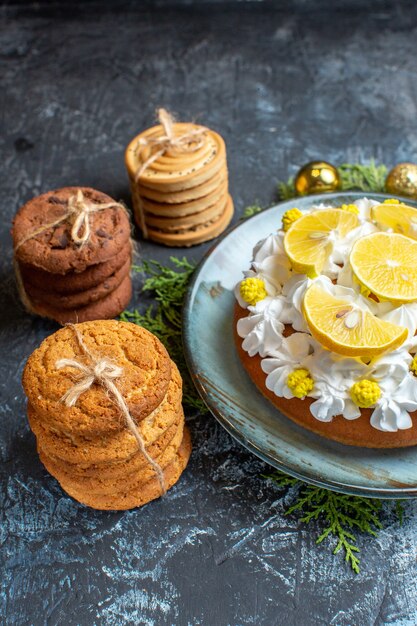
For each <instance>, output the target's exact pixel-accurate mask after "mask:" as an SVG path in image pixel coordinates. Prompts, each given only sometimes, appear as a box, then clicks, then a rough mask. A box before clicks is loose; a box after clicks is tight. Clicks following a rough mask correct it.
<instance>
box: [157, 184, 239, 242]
mask: <svg viewBox="0 0 417 626" xmlns="http://www.w3.org/2000/svg"><path fill="white" fill-rule="evenodd" d="M232 217H233V200H232V198H231V196H230V195H229V196H228V199H227V203H226V208H225V210H224V212H223V213H222V215H220V216H219V218H218V219H216V220H214V221H211V222H208V223H207V224H201V225H200V226H197V227H195V228H192V229H190V230H184V231H181V232H180V233H166V232H162V231H160V230H156V229H151V228H149V229H148V237H149V239H152V240H153V241H156V242H158V243H163V244H165V245H166V246H171V247H188V246H195V245H196V244H199V243H204V242H205V241H210V239H214V238H215V237H218V235H220V234H221V233H222V232H223V231H224V230H225V228H227V226H228V225H229V223H230V221H231V219H232Z"/></svg>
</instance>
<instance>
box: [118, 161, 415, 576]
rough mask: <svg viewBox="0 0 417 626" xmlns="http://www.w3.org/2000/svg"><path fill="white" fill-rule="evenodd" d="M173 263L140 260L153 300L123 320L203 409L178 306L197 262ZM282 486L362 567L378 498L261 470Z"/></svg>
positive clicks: (285, 186)
mask: <svg viewBox="0 0 417 626" xmlns="http://www.w3.org/2000/svg"><path fill="white" fill-rule="evenodd" d="M339 172H340V175H341V178H342V189H343V190H345V191H348V190H353V189H357V190H360V191H364V192H370V191H373V192H377V191H383V190H384V183H385V176H386V172H387V168H386V167H385V166H384V165H376V164H375V163H374V162H373V161H371V162H370V163H369V164H367V165H362V164H358V163H345V164H343V165H341V166H340V167H339ZM278 189H279V195H280V199H282V200H285V199H290V198H293V197H294V195H295V192H294V179H293V178H290V179H289V180H288V181H287V182H281V183H279V185H278ZM260 211H262V207H260V206H259V205H258V204H253V205H251V206H249V207H247V208H246V209H245V210H244V212H243V215H242V218H243V219H246V218H248V217H251V216H253V215H255V214H257V213H259V212H260ZM170 261H171V265H163V264H161V263H159V262H158V261H153V260H150V261H149V260H143V261H142V264H141V265H140V266H135V270H136V271H138V272H140V273H142V274H143V275H144V277H145V280H144V283H143V286H142V291H143V292H144V293H147V294H148V295H149V296H151V297H152V298H153V299H154V300H155V304H153V305H151V306H149V307H148V308H147V309H146V310H145V311H139V310H134V311H125V312H124V313H122V315H121V319H123V320H125V321H130V322H134V323H136V324H139V325H140V326H143V327H144V328H147V329H148V330H150V331H151V332H152V333H154V334H155V335H156V336H157V337H159V338H160V340H161V341H162V343H163V344H164V345H165V346H166V348H167V350H168V352H169V353H170V355H171V357H172V359H173V360H174V361H175V363H176V364H177V366H178V368H179V370H180V372H181V375H182V377H183V381H184V404H185V405H186V406H187V407H188V408H191V409H194V410H196V411H199V412H201V413H202V412H206V411H207V408H206V406H205V404H204V403H203V401H202V400H201V398H200V397H199V396H198V393H197V391H196V389H195V387H194V385H193V382H192V379H191V377H190V375H189V372H188V369H187V366H186V363H185V358H184V353H183V348H182V338H181V310H182V305H183V302H184V298H185V294H186V292H187V288H188V285H189V283H190V280H191V277H192V274H193V272H194V269H195V265H194V264H193V263H190V262H189V261H188V260H187V259H186V258H182V259H178V258H176V257H171V258H170ZM263 477H264V478H267V479H270V480H272V481H273V483H274V484H275V485H276V486H278V487H280V488H281V489H286V490H288V497H289V498H290V499H291V500H292V503H291V504H290V505H289V507H288V509H287V511H286V514H287V515H292V514H297V513H298V514H300V515H301V518H300V521H301V522H303V523H305V524H313V523H315V524H318V525H319V528H320V532H319V534H318V537H317V540H316V542H317V543H318V544H320V543H322V542H325V541H331V540H333V541H334V543H335V547H334V548H333V553H334V554H337V553H339V552H341V551H342V552H343V553H344V555H345V561H346V562H347V563H348V564H349V565H350V566H351V568H352V570H353V571H354V572H356V573H358V572H359V567H360V549H359V548H358V546H357V545H356V542H357V534H358V533H362V534H365V535H371V536H376V534H377V532H378V530H379V529H380V528H382V521H381V517H382V502H381V500H377V499H371V498H362V497H358V496H348V495H343V494H340V493H336V492H332V491H329V490H327V489H323V488H321V487H315V486H311V485H307V484H305V483H303V482H302V481H299V480H297V479H296V478H292V477H291V476H288V475H287V474H284V473H283V472H278V471H276V472H274V473H272V474H265V475H263ZM395 513H396V515H397V517H398V519H399V522H400V523H402V520H403V514H404V510H403V507H402V504H401V503H400V502H399V501H397V502H396V505H395Z"/></svg>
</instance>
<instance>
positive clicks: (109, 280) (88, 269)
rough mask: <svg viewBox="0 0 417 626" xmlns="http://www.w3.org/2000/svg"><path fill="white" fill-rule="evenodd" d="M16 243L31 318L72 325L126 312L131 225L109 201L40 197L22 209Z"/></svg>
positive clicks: (92, 196) (95, 194)
mask: <svg viewBox="0 0 417 626" xmlns="http://www.w3.org/2000/svg"><path fill="white" fill-rule="evenodd" d="M100 206H103V207H105V208H100ZM77 220H78V222H77ZM12 235H13V243H14V254H15V266H16V276H17V281H18V287H19V291H20V295H21V296H22V300H23V302H24V304H25V305H26V306H27V308H28V309H29V310H30V311H31V312H33V313H37V314H38V315H41V316H43V317H49V318H51V319H54V320H56V321H57V322H59V323H60V324H65V323H68V322H77V321H79V322H83V321H88V320H94V319H104V318H112V317H115V316H116V315H118V314H119V313H120V312H121V311H123V309H124V308H126V306H127V304H128V303H129V300H130V298H131V294H132V284H131V279H130V267H131V254H132V252H131V251H132V247H131V240H130V222H129V218H128V215H127V212H126V210H125V209H124V207H122V206H121V205H120V204H118V203H117V202H115V201H114V200H113V199H112V198H110V197H109V196H107V195H106V194H104V193H101V192H100V191H96V190H94V189H89V188H77V187H65V188H63V189H57V190H55V191H50V192H48V193H44V194H42V195H41V196H37V197H35V198H33V199H32V200H29V202H27V203H26V204H25V205H24V206H23V207H21V208H20V209H19V211H18V213H17V215H16V216H15V219H14V223H13V230H12Z"/></svg>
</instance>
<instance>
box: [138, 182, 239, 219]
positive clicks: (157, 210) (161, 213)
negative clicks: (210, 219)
mask: <svg viewBox="0 0 417 626" xmlns="http://www.w3.org/2000/svg"><path fill="white" fill-rule="evenodd" d="M227 189H228V184H227V180H224V181H223V182H222V183H221V184H220V185H219V186H218V187H216V189H215V190H214V191H213V192H211V193H209V194H208V195H206V196H204V197H203V198H197V200H191V201H190V202H179V203H178V204H163V203H158V202H153V201H150V200H147V199H146V198H144V197H143V198H142V202H143V208H144V210H145V215H146V219H148V216H153V217H169V218H179V217H186V216H187V215H194V214H195V213H201V212H203V211H205V210H206V209H208V208H210V207H211V206H213V205H214V204H217V203H218V202H219V200H220V199H221V198H223V197H224V196H225V195H226V194H227Z"/></svg>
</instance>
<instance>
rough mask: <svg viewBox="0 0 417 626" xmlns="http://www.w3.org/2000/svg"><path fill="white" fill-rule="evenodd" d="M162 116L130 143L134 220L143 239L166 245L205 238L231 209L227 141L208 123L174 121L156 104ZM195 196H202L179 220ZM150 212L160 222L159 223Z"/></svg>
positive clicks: (227, 218) (215, 231)
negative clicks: (158, 218)
mask: <svg viewBox="0 0 417 626" xmlns="http://www.w3.org/2000/svg"><path fill="white" fill-rule="evenodd" d="M158 120H159V125H158V126H154V127H152V128H149V129H148V130H145V131H144V132H142V133H140V134H139V135H138V136H137V137H135V138H134V139H132V141H131V142H130V144H129V145H128V147H127V149H126V154H125V162H126V167H127V170H128V174H129V179H130V185H131V191H132V199H133V205H134V209H135V218H136V221H137V223H138V225H139V227H140V229H141V231H142V234H143V236H144V238H145V239H146V238H149V239H152V240H154V241H158V242H161V243H165V244H166V245H170V246H171V245H173V246H175V245H177V246H183V245H185V246H188V245H193V244H194V243H201V242H202V241H207V240H208V239H211V238H213V237H214V236H216V235H217V234H219V231H220V232H221V231H222V230H223V229H224V228H225V227H226V226H227V225H228V223H229V222H230V219H231V217H232V215H233V203H232V202H231V198H230V196H229V195H228V188H227V164H226V149H225V144H224V141H223V139H222V138H221V137H220V135H218V134H217V133H215V132H214V131H212V130H210V129H209V128H207V127H206V126H201V125H197V124H193V123H191V122H190V123H181V122H176V121H175V120H174V118H173V116H172V115H171V114H170V113H168V112H167V111H166V110H165V109H159V110H158ZM225 183H226V184H225ZM216 192H219V193H216ZM209 194H210V195H209ZM206 196H207V199H206ZM193 200H197V201H198V202H197V203H196V204H195V205H192V206H191V209H194V208H195V210H194V212H193V213H191V215H192V217H191V218H188V219H187V220H186V222H185V223H184V221H183V220H178V219H177V217H178V216H182V215H184V214H185V213H183V211H187V212H188V214H190V201H193ZM200 200H201V201H200ZM183 203H186V206H184V208H183V206H182V205H183ZM170 208H172V212H170ZM206 209H208V210H206ZM151 216H153V217H155V216H157V217H161V218H162V222H161V221H158V224H157V226H155V220H154V219H152V217H151ZM165 218H166V219H165ZM177 234H179V235H180V236H179V237H178V238H177V237H176V235H177Z"/></svg>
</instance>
